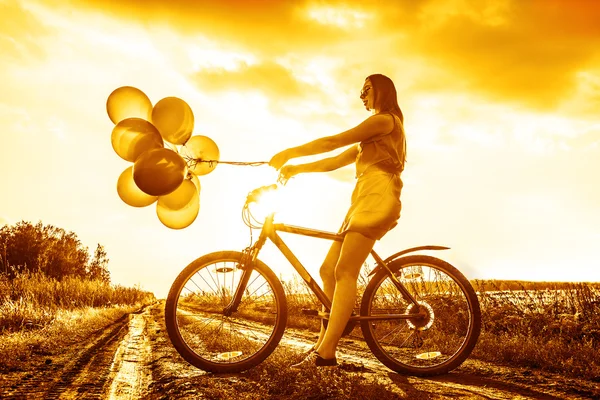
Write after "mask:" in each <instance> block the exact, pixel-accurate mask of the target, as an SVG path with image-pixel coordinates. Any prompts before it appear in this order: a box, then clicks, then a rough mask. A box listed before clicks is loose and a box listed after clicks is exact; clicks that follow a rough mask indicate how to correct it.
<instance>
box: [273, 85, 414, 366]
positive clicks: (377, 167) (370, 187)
mask: <svg viewBox="0 0 600 400" xmlns="http://www.w3.org/2000/svg"><path fill="white" fill-rule="evenodd" d="M360 98H361V99H362V101H363V104H364V106H365V108H366V109H367V110H368V111H371V112H372V115H371V116H370V117H368V118H367V119H365V120H364V121H363V122H361V123H360V124H359V125H358V126H356V127H354V128H352V129H349V130H347V131H345V132H342V133H339V134H337V135H333V136H327V137H323V138H320V139H317V140H314V141H312V142H309V143H306V144H304V145H301V146H298V147H293V148H289V149H286V150H284V151H282V152H279V153H277V154H276V155H275V156H273V158H272V159H271V161H270V162H269V165H271V166H273V167H275V168H276V169H278V170H280V174H281V176H282V177H283V178H284V179H289V178H291V177H292V176H294V175H297V174H300V173H305V172H325V171H332V170H335V169H338V168H341V167H343V166H345V165H348V164H351V163H353V162H354V163H355V164H356V178H357V182H356V187H355V188H354V192H353V193H352V201H351V206H350V209H349V210H348V213H347V215H346V218H345V219H344V222H343V224H342V227H341V228H340V232H341V233H343V234H344V240H343V241H342V242H339V241H336V242H334V243H333V245H332V246H331V248H330V250H329V252H328V253H327V256H326V257H325V261H324V262H323V265H322V266H321V269H320V271H319V273H320V275H321V279H322V280H323V290H324V291H325V294H326V295H327V297H328V298H329V299H330V300H332V306H331V313H330V315H329V322H328V325H327V328H325V327H324V326H322V327H321V332H320V334H319V339H318V340H317V343H316V344H315V346H314V347H313V349H311V351H309V352H308V354H307V356H306V358H305V359H304V360H303V361H302V362H300V363H298V364H295V365H294V366H293V367H302V366H304V365H307V364H315V365H317V366H334V365H337V361H336V357H335V349H336V347H337V344H338V341H339V340H340V337H341V336H342V333H343V331H344V328H345V326H346V324H347V322H348V320H349V318H350V315H351V313H352V309H353V307H354V302H355V299H356V283H357V280H358V275H359V273H360V269H361V267H362V265H363V264H364V262H365V260H366V259H367V256H368V255H369V253H370V252H371V250H372V248H373V245H374V244H375V241H376V240H379V239H381V238H382V237H383V235H385V233H386V232H388V231H389V230H390V229H392V228H393V227H394V226H396V224H397V221H398V219H399V218H400V209H401V203H400V191H401V189H402V181H401V180H400V173H401V172H402V170H403V169H404V163H405V160H406V140H405V136H404V127H403V122H404V119H403V115H402V111H401V110H400V107H399V106H398V100H397V95H396V88H395V86H394V83H393V82H392V80H391V79H390V78H388V77H387V76H384V75H381V74H375V75H370V76H369V77H367V78H366V79H365V83H364V85H363V88H362V90H361V92H360ZM348 145H352V146H350V147H349V148H348V149H347V150H345V151H344V152H342V153H341V154H339V155H337V156H335V157H330V158H325V159H322V160H319V161H315V162H311V163H307V164H298V165H285V164H286V163H287V162H288V161H289V160H290V159H292V158H297V157H303V156H309V155H315V154H320V153H326V152H328V151H331V150H335V149H338V148H340V147H345V146H348ZM313 350H314V351H313Z"/></svg>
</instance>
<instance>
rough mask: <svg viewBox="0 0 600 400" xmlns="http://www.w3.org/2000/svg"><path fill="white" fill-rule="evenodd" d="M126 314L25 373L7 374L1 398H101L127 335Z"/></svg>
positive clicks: (0, 393) (127, 317)
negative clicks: (83, 341)
mask: <svg viewBox="0 0 600 400" xmlns="http://www.w3.org/2000/svg"><path fill="white" fill-rule="evenodd" d="M130 315H131V314H125V315H123V316H122V317H120V318H118V319H117V320H115V321H114V322H113V323H111V324H110V325H108V326H107V327H105V328H104V329H101V330H99V331H98V332H97V333H96V334H93V335H92V338H91V339H89V340H87V341H86V342H85V343H82V344H74V345H73V346H72V347H70V348H67V349H65V351H64V352H62V353H57V354H55V355H54V356H52V358H46V362H45V363H42V362H39V363H38V366H37V367H34V368H33V369H32V370H31V371H29V372H28V373H26V374H24V373H20V374H19V373H13V374H8V375H9V376H7V377H6V380H3V386H4V388H3V389H2V390H1V391H0V398H2V399H5V398H6V399H41V398H43V399H103V398H105V394H106V392H107V389H108V385H109V383H110V382H111V380H112V379H111V378H112V369H111V364H112V363H113V356H114V354H115V351H116V349H117V348H118V346H119V343H120V342H121V340H122V339H123V337H124V336H125V334H126V333H127V322H128V321H129V319H130Z"/></svg>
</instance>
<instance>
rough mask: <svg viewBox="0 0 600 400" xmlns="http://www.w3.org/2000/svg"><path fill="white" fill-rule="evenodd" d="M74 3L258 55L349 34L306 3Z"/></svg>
mask: <svg viewBox="0 0 600 400" xmlns="http://www.w3.org/2000/svg"><path fill="white" fill-rule="evenodd" d="M53 4H54V5H55V6H56V7H59V6H60V4H61V3H60V2H58V1H53ZM79 4H80V7H81V8H87V9H92V10H101V11H102V12H104V13H105V14H109V15H113V16H117V17H118V18H121V19H124V20H129V21H131V20H135V21H138V22H143V23H144V24H146V26H147V27H148V28H149V29H152V26H153V25H156V24H159V25H160V24H162V25H164V24H166V25H169V26H170V28H171V29H173V30H176V31H178V32H180V33H183V34H186V35H210V36H211V37H213V38H219V40H220V41H222V42H229V43H231V42H234V43H237V44H238V45H242V46H245V47H247V48H252V49H254V50H255V51H256V52H260V53H262V54H271V55H273V54H282V53H286V52H296V51H302V50H307V49H310V50H311V51H312V50H314V48H315V44H318V45H319V46H320V47H321V46H326V45H327V44H328V43H332V42H336V41H339V40H340V39H342V38H344V37H345V36H347V35H348V34H349V32H348V31H347V30H344V29H340V28H339V27H338V26H335V25H329V24H322V23H319V22H317V21H315V20H314V19H311V18H310V15H309V14H308V13H307V9H306V6H307V4H308V3H307V2H287V1H279V0H262V1H260V0H254V1H246V0H233V1H231V0H230V1H198V0H187V1H177V2H176V3H173V2H164V1H162V0H147V1H144V2H142V3H140V2H139V1H136V0H125V1H120V2H113V1H106V0H91V1H88V0H86V1H83V0H81V1H80V2H79Z"/></svg>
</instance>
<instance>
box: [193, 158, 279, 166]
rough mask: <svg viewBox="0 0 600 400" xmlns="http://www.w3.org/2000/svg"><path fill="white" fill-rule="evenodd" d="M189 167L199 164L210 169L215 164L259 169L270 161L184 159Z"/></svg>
mask: <svg viewBox="0 0 600 400" xmlns="http://www.w3.org/2000/svg"><path fill="white" fill-rule="evenodd" d="M184 159H185V160H186V161H187V163H188V165H189V166H191V167H195V166H196V165H198V163H208V166H209V167H211V168H212V167H213V166H214V165H215V164H230V165H249V166H251V167H257V166H259V165H264V164H268V163H269V162H268V161H220V160H202V159H199V158H192V157H184Z"/></svg>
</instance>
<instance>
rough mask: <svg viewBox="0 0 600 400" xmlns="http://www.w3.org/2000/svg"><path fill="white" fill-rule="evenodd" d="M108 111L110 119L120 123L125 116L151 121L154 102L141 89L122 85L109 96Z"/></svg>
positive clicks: (107, 101)
mask: <svg viewBox="0 0 600 400" xmlns="http://www.w3.org/2000/svg"><path fill="white" fill-rule="evenodd" d="M106 112H107V113H108V117H109V118H110V120H111V121H112V122H113V123H115V124H118V123H119V122H121V121H122V120H124V119H125V118H133V117H135V118H142V119H145V120H146V121H150V117H151V116H152V102H151V101H150V99H149V98H148V96H146V94H145V93H144V92H142V91H141V90H140V89H137V88H134V87H132V86H122V87H120V88H118V89H115V90H113V92H112V93H111V94H110V95H109V96H108V99H107V100H106Z"/></svg>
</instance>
